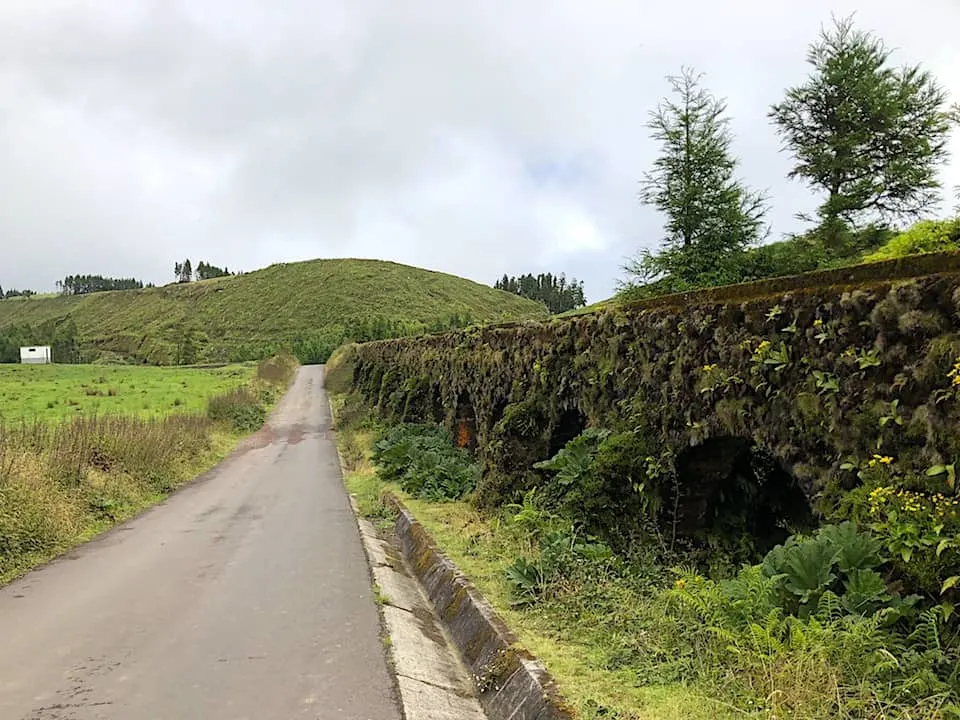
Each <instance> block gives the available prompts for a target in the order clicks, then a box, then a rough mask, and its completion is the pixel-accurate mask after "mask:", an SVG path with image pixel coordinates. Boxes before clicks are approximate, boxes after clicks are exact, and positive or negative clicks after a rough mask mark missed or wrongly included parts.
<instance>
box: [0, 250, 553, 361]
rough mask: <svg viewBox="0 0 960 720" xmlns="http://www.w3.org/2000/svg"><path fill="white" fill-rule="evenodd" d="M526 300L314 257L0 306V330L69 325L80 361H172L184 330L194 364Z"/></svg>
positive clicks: (380, 265)
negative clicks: (358, 328) (230, 273)
mask: <svg viewBox="0 0 960 720" xmlns="http://www.w3.org/2000/svg"><path fill="white" fill-rule="evenodd" d="M545 316H546V310H545V308H543V307H541V306H540V305H538V304H536V303H533V302H531V301H529V300H525V299H523V298H519V297H516V296H513V295H510V294H508V293H505V292H501V291H499V290H494V289H493V288H490V287H487V286H485V285H481V284H479V283H475V282H472V281H470V280H464V279H463V278H458V277H455V276H452V275H446V274H444V273H438V272H431V271H428V270H422V269H419V268H414V267H409V266H405V265H399V264H396V263H391V262H383V261H379V260H312V261H307V262H298V263H286V264H278V265H272V266H270V267H268V268H265V269H263V270H259V271H256V272H252V273H247V274H245V275H240V276H235V277H225V278H217V279H214V280H204V281H202V282H195V283H189V284H184V285H167V286H165V287H161V288H148V289H145V290H126V291H118V292H104V293H94V294H91V295H83V296H76V297H51V298H42V299H41V298H11V299H8V300H3V301H0V332H2V331H3V329H4V328H10V327H12V326H21V325H30V326H31V327H39V326H41V325H42V324H43V323H45V322H50V321H63V320H68V319H72V320H73V321H74V322H75V323H76V326H77V334H78V338H79V341H80V344H81V347H82V348H83V349H84V350H85V352H84V357H85V359H97V358H110V357H114V356H116V357H119V358H124V359H128V360H133V361H137V362H149V363H158V364H168V363H174V362H176V360H177V357H178V346H180V347H181V349H182V345H183V342H184V337H185V330H184V328H191V333H192V335H193V340H192V344H194V345H195V346H196V348H197V352H198V355H197V357H196V358H192V359H195V360H198V361H208V362H226V361H241V360H250V359H257V358H259V357H263V356H265V355H266V354H268V353H269V352H271V351H272V350H273V349H275V348H276V347H277V346H279V345H281V344H289V343H295V342H297V341H302V340H306V339H309V338H313V337H316V336H318V335H323V334H329V335H333V336H337V335H340V336H341V337H340V339H342V333H343V332H344V330H345V329H346V328H349V327H351V326H355V325H356V324H357V323H372V322H373V321H375V320H376V319H381V320H382V321H384V322H389V323H402V324H403V325H404V327H405V329H406V330H408V331H409V330H419V329H424V330H425V329H431V328H436V327H438V326H439V325H454V324H463V323H464V322H471V323H477V322H492V321H498V320H515V319H523V318H533V317H545Z"/></svg>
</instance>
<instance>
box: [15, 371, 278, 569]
mask: <svg viewBox="0 0 960 720" xmlns="http://www.w3.org/2000/svg"><path fill="white" fill-rule="evenodd" d="M294 366H295V362H294V361H293V360H292V358H289V357H286V358H284V357H279V358H273V359H271V360H268V361H265V362H263V363H261V364H260V366H259V367H258V368H257V369H256V373H255V374H254V372H253V368H249V369H248V368H234V369H224V370H222V371H219V372H217V371H204V370H189V371H187V370H183V371H173V370H167V371H163V370H158V369H151V368H124V369H115V370H116V373H117V374H116V375H112V376H111V380H112V381H115V382H116V384H117V385H118V386H119V387H121V388H126V390H125V391H128V392H129V393H131V395H132V394H133V392H134V391H133V389H132V388H130V387H129V386H131V385H143V386H144V387H149V388H151V392H150V393H149V394H150V396H151V397H154V398H156V397H165V398H175V399H182V402H180V403H179V404H178V403H176V402H166V401H164V402H163V403H162V408H155V409H154V411H153V412H152V413H149V414H148V413H144V412H139V411H141V410H142V408H141V406H140V400H139V398H140V397H142V396H141V395H140V394H139V393H136V397H137V398H138V400H137V402H136V403H133V404H129V405H126V406H124V405H118V406H117V409H118V413H117V414H110V415H106V414H97V413H96V412H95V410H98V409H99V410H101V411H102V410H103V408H102V407H99V408H98V407H97V406H89V407H87V408H81V412H76V410H75V409H74V408H73V407H72V406H70V405H61V406H58V405H54V406H53V407H52V408H49V413H48V414H47V415H45V416H44V417H43V418H41V417H32V418H26V417H24V418H19V419H16V420H9V419H8V420H4V421H0V582H6V581H8V580H10V579H11V578H13V577H15V576H16V575H19V574H20V573H22V572H24V571H26V570H28V569H30V568H31V567H33V566H35V565H37V564H38V563H41V562H44V561H45V560H48V559H50V558H51V557H53V556H55V555H57V554H59V553H61V552H63V551H65V550H67V549H69V548H70V547H72V546H74V545H76V544H78V543H80V542H82V541H84V540H86V539H89V538H91V537H93V536H94V535H96V534H98V533H99V532H101V531H103V530H105V529H107V528H108V527H110V526H112V525H113V524H115V523H118V522H122V521H123V520H126V519H128V518H130V517H132V516H133V515H135V514H137V513H138V512H140V511H141V510H143V509H144V508H146V507H148V506H150V505H152V504H154V503H156V502H158V501H159V500H161V499H162V498H163V497H164V496H166V495H167V494H168V493H170V492H172V491H173V490H175V489H176V488H177V487H179V486H180V485H182V484H183V483H184V482H186V481H188V480H190V479H192V478H193V477H195V476H196V475H197V474H199V473H200V472H202V471H204V470H206V469H208V468H209V467H211V466H212V465H213V464H214V463H216V462H217V461H218V460H219V459H221V458H222V457H224V456H225V455H226V454H227V453H228V452H229V451H230V450H231V449H232V448H233V447H234V446H235V444H236V442H237V441H238V440H239V439H240V437H241V436H242V434H243V433H247V432H251V431H253V430H256V429H257V428H258V427H259V426H260V424H262V422H263V419H264V418H265V417H266V414H267V411H268V410H269V407H270V405H271V404H273V403H274V402H276V400H277V399H278V398H279V396H280V394H281V392H282V391H283V389H284V388H285V387H286V385H287V383H288V382H289V380H290V378H291V377H292V372H293V368H294ZM15 370H17V372H18V375H17V376H18V377H24V375H22V374H21V373H26V372H29V371H40V372H41V373H42V372H47V373H49V375H48V376H47V378H48V382H49V383H56V382H57V381H58V378H57V377H56V375H55V373H61V375H60V376H59V381H60V382H63V383H67V382H76V381H78V380H79V379H81V378H85V379H87V380H91V378H92V380H91V382H90V384H89V385H88V387H90V388H100V387H104V388H108V387H109V384H108V382H102V383H100V382H97V379H98V376H97V375H96V373H99V372H101V369H97V368H82V367H63V366H48V367H26V368H15ZM108 370H110V369H105V370H102V371H103V372H107V371H108ZM163 372H166V374H165V375H164V374H162V373H163ZM63 373H66V374H67V376H68V377H67V378H65V377H64V375H63ZM82 373H86V375H83V374H82ZM190 373H193V374H194V376H195V377H192V378H191V377H189V375H190ZM121 380H122V381H124V382H122V383H121ZM38 382H39V381H38ZM164 382H166V386H164ZM15 387H17V388H19V391H20V392H22V393H24V394H26V393H28V392H30V391H34V392H37V391H40V389H41V388H44V387H45V386H44V385H42V384H37V385H32V386H24V385H20V384H16V385H15ZM24 388H27V389H24ZM47 390H48V391H50V392H53V390H51V389H50V388H47ZM206 394H212V396H211V397H210V398H209V400H208V398H207V397H206ZM104 396H105V397H106V398H107V399H109V398H111V396H110V395H109V394H108V393H105V394H104ZM51 397H53V395H51ZM117 397H122V395H120V394H118V395H117ZM225 398H226V399H225ZM25 402H26V400H25ZM27 404H28V405H30V406H32V401H30V402H28V403H27ZM224 406H228V407H229V408H230V411H229V412H227V413H221V412H219V408H222V407H224ZM4 407H7V405H6V401H5V402H4ZM124 408H128V409H129V412H127V413H123V410H124ZM204 408H205V409H206V411H205V412H204V411H202V410H203V409H204Z"/></svg>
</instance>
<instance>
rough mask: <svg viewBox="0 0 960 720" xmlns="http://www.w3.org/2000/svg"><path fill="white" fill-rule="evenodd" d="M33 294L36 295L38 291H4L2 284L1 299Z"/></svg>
mask: <svg viewBox="0 0 960 720" xmlns="http://www.w3.org/2000/svg"><path fill="white" fill-rule="evenodd" d="M31 295H36V293H35V292H34V291H33V290H7V291H6V292H4V290H3V287H2V286H0V300H5V299H7V298H15V297H30V296H31Z"/></svg>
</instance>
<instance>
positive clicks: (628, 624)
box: [335, 396, 960, 720]
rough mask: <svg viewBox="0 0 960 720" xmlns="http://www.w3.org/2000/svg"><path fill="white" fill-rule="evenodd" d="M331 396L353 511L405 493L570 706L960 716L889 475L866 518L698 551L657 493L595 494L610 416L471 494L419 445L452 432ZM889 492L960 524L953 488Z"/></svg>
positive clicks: (946, 623) (605, 463)
mask: <svg viewBox="0 0 960 720" xmlns="http://www.w3.org/2000/svg"><path fill="white" fill-rule="evenodd" d="M335 405H336V407H337V408H338V410H337V417H338V430H339V437H340V444H341V450H342V452H343V453H344V457H345V460H346V462H347V467H348V470H349V472H348V477H347V483H348V486H349V487H350V489H351V491H352V492H354V493H355V494H356V495H357V497H358V501H359V504H360V507H361V510H362V511H363V512H365V513H366V514H368V515H371V516H373V517H383V516H384V515H385V514H386V509H385V507H384V504H383V503H382V501H381V499H380V496H381V493H382V492H383V491H384V490H385V489H389V490H391V491H393V492H394V493H396V494H398V495H400V496H401V497H404V499H405V501H406V502H407V503H408V505H410V506H411V507H412V509H413V510H414V512H415V514H416V515H417V517H418V518H419V519H420V520H421V521H422V522H423V523H424V524H425V526H426V527H427V529H428V530H429V531H430V532H431V534H433V535H434V537H435V538H436V539H437V540H438V542H440V544H441V545H442V547H443V548H444V550H445V551H446V552H448V553H449V554H450V555H451V557H452V559H453V560H454V561H455V562H456V563H457V564H458V565H459V566H460V567H461V568H462V569H463V570H464V571H465V572H467V574H468V575H469V576H470V577H471V578H472V579H473V580H474V582H475V583H477V585H478V586H479V588H480V589H481V591H482V592H484V594H485V595H486V596H487V597H488V599H489V600H490V601H491V602H492V603H493V604H494V606H495V607H496V609H497V610H498V612H500V614H501V615H502V616H503V617H504V618H505V619H506V620H507V622H508V624H510V626H511V627H512V628H513V629H514V630H515V631H517V632H518V635H519V637H520V640H521V642H522V643H523V644H524V645H526V646H527V647H528V648H529V649H530V650H531V651H533V652H534V653H535V654H537V655H538V656H540V657H541V658H542V659H543V660H544V661H545V662H546V664H547V667H548V669H549V670H550V671H551V673H552V674H554V676H555V677H556V678H557V680H558V682H559V684H560V687H561V690H562V692H563V693H564V695H565V697H566V698H567V699H568V700H569V701H570V702H571V704H572V705H573V706H574V708H575V709H576V712H577V715H578V717H582V718H621V719H622V720H633V719H639V718H694V719H695V720H696V719H697V718H704V719H705V718H733V717H742V716H744V715H748V716H751V717H768V718H774V717H776V718H786V717H791V718H811V719H813V718H895V717H896V718H931V719H933V718H950V717H960V638H958V629H957V623H956V618H955V616H953V609H952V605H951V604H950V603H947V602H940V601H939V600H937V599H935V598H937V596H939V594H940V593H939V590H940V589H941V588H937V592H935V593H929V592H926V591H924V590H923V589H922V588H919V592H914V590H916V589H918V587H917V585H918V583H917V575H916V574H910V573H907V574H905V573H904V565H903V563H902V560H903V556H904V551H905V547H906V546H905V545H904V542H903V531H904V529H905V528H906V527H908V526H907V525H905V524H901V525H900V526H899V527H900V530H899V531H897V532H891V531H890V526H889V524H888V523H889V522H890V513H889V510H890V509H891V504H890V503H891V500H890V497H889V495H888V494H887V493H886V492H885V491H882V490H880V491H878V490H877V489H876V488H877V487H884V486H883V485H874V484H873V483H868V484H867V487H873V488H874V489H872V490H865V491H864V492H863V493H862V494H861V497H862V513H861V516H862V520H861V522H859V523H858V522H854V521H847V522H841V523H837V524H826V525H824V526H822V527H820V528H816V529H814V528H811V529H808V530H805V531H803V532H798V533H796V534H794V535H790V536H789V537H786V538H785V539H784V540H783V541H782V542H779V543H777V544H776V545H773V546H772V549H770V550H765V551H759V550H758V548H757V547H755V546H750V547H748V548H747V549H746V551H745V554H744V551H743V549H742V548H741V549H740V552H738V549H737V548H734V547H732V546H730V545H728V544H726V543H725V542H723V541H722V540H723V539H722V537H719V536H718V537H716V538H714V542H713V544H712V545H711V546H710V553H709V554H703V553H699V554H698V553H696V552H691V551H690V550H691V549H690V548H686V547H683V546H677V545H672V544H671V543H669V541H668V540H667V539H666V538H665V537H664V535H663V528H662V527H659V524H658V523H657V521H656V515H655V509H654V508H649V507H648V508H643V507H636V508H632V507H625V506H624V505H622V504H618V503H615V502H613V498H611V497H609V496H608V495H607V494H605V492H604V483H603V482H602V478H603V476H604V474H605V473H606V472H608V471H609V470H610V469H611V468H615V467H617V466H618V464H622V463H619V461H618V459H617V458H618V457H619V456H622V453H623V450H624V448H623V446H622V443H616V442H613V443H611V442H610V440H611V438H612V437H613V436H612V435H611V434H609V433H606V432H604V431H598V430H587V431H586V432H585V433H584V434H583V435H582V436H578V437H576V438H573V439H572V440H571V441H570V442H569V443H567V445H566V446H565V447H564V448H562V449H561V450H560V451H559V452H558V453H557V454H556V455H555V456H554V457H552V458H551V459H550V460H549V461H546V462H543V463H539V464H538V465H537V466H536V467H534V468H531V470H534V471H536V472H539V473H541V474H542V475H541V482H540V483H539V484H538V485H537V486H536V487H534V488H531V489H530V490H528V491H527V492H526V493H525V494H524V495H523V497H522V499H520V500H519V501H518V502H516V503H513V504H506V505H504V506H502V507H500V508H496V509H494V510H490V511H486V512H480V511H478V510H477V509H476V508H475V506H474V504H473V503H472V502H470V499H471V497H470V495H469V494H468V495H467V496H466V498H467V500H466V501H463V500H462V499H461V497H462V496H463V490H464V488H463V487H462V486H458V485H451V486H447V485H444V484H442V483H440V484H437V483H436V477H437V475H436V474H435V467H436V464H435V463H429V462H428V463H423V462H422V461H420V460H419V458H418V456H419V455H420V453H421V445H418V443H422V442H423V441H424V439H427V440H426V442H427V443H428V444H432V443H433V442H434V441H437V442H439V441H445V442H446V443H448V449H447V450H445V451H440V452H445V453H457V452H459V451H457V450H456V449H454V448H453V447H452V444H450V443H451V438H450V437H449V436H447V435H446V433H445V431H443V430H442V429H439V428H436V427H430V426H423V425H420V426H410V425H398V426H383V425H381V424H380V421H378V420H375V419H374V417H375V416H374V415H373V414H371V413H370V412H369V411H368V410H367V409H365V407H364V405H363V404H362V401H361V400H360V398H358V397H357V396H340V397H339V398H338V399H337V400H336V403H335ZM604 443H606V445H605V444H604ZM451 456H452V455H451ZM880 457H881V458H882V456H880ZM464 462H468V461H467V460H466V459H465V460H464ZM887 464H888V463H885V462H882V461H880V460H878V461H877V462H875V463H873V465H872V466H870V467H869V468H868V469H870V470H877V468H882V466H886V465H887ZM441 475H442V474H441ZM423 488H431V490H429V491H428V492H423ZM852 502H855V503H857V502H860V501H859V500H857V499H853V500H852ZM897 503H899V504H900V505H902V506H903V507H902V508H901V512H909V513H912V515H913V516H914V519H918V518H920V517H921V516H926V517H929V518H931V522H936V523H938V524H942V525H943V526H944V528H945V530H943V531H942V534H943V537H947V538H956V536H957V531H958V529H960V520H958V515H957V501H956V500H948V499H944V500H942V501H941V502H940V504H939V505H937V506H933V507H929V508H925V507H923V506H922V503H921V501H920V500H919V499H918V498H908V499H903V498H900V499H899V500H896V501H894V502H893V505H897ZM907 505H909V508H908V507H907ZM625 513H636V514H638V515H640V516H641V517H644V516H645V517H647V518H648V520H647V521H646V522H641V523H639V524H638V526H637V527H639V528H640V530H639V533H638V534H635V535H633V536H632V537H631V539H630V540H629V541H628V542H624V541H623V538H622V536H619V535H618V533H613V534H611V533H610V532H609V531H610V529H611V528H615V527H616V519H617V518H618V517H619V516H622V515H624V514H625ZM598 518H602V519H603V522H602V523H598ZM918 525H919V523H918ZM604 531H606V532H604ZM618 538H619V539H618ZM717 540H719V541H720V542H719V543H717V542H715V541H717ZM907 545H910V546H911V547H912V545H911V542H910V541H908V542H907ZM939 556H940V554H938V553H931V554H929V555H926V556H925V557H927V560H924V561H922V562H928V561H930V560H932V559H933V558H934V557H939ZM737 557H740V558H741V560H743V561H741V562H737V561H736V560H735V559H736V558H737ZM744 558H752V560H751V559H745V560H744ZM911 559H914V560H915V559H916V558H913V557H912V558H911ZM933 561H934V562H935V560H933ZM951 580H952V581H953V582H954V583H956V582H957V578H951ZM921 584H922V583H921ZM944 584H945V585H948V584H949V580H948V582H947V583H944Z"/></svg>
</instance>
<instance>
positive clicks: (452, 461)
mask: <svg viewBox="0 0 960 720" xmlns="http://www.w3.org/2000/svg"><path fill="white" fill-rule="evenodd" d="M373 461H374V463H376V465H377V469H378V473H379V475H380V477H381V478H382V479H383V480H384V481H386V482H396V483H399V484H400V487H402V488H403V490H404V492H408V493H410V494H411V495H416V496H417V497H421V498H424V499H426V500H459V499H460V498H462V497H463V496H464V495H466V494H467V493H469V492H472V491H473V489H474V488H475V487H476V485H477V480H478V478H479V475H480V466H479V465H478V464H477V463H476V462H474V461H473V459H472V458H471V457H470V454H469V453H468V452H467V451H465V450H463V449H461V448H456V447H454V446H453V441H452V439H451V438H450V436H449V435H448V434H447V432H446V431H445V430H444V429H443V428H441V427H440V426H438V425H397V426H395V427H393V428H391V429H389V430H387V431H386V432H385V433H384V434H383V435H382V437H381V438H380V440H379V441H378V442H377V443H376V445H375V446H374V452H373Z"/></svg>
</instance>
